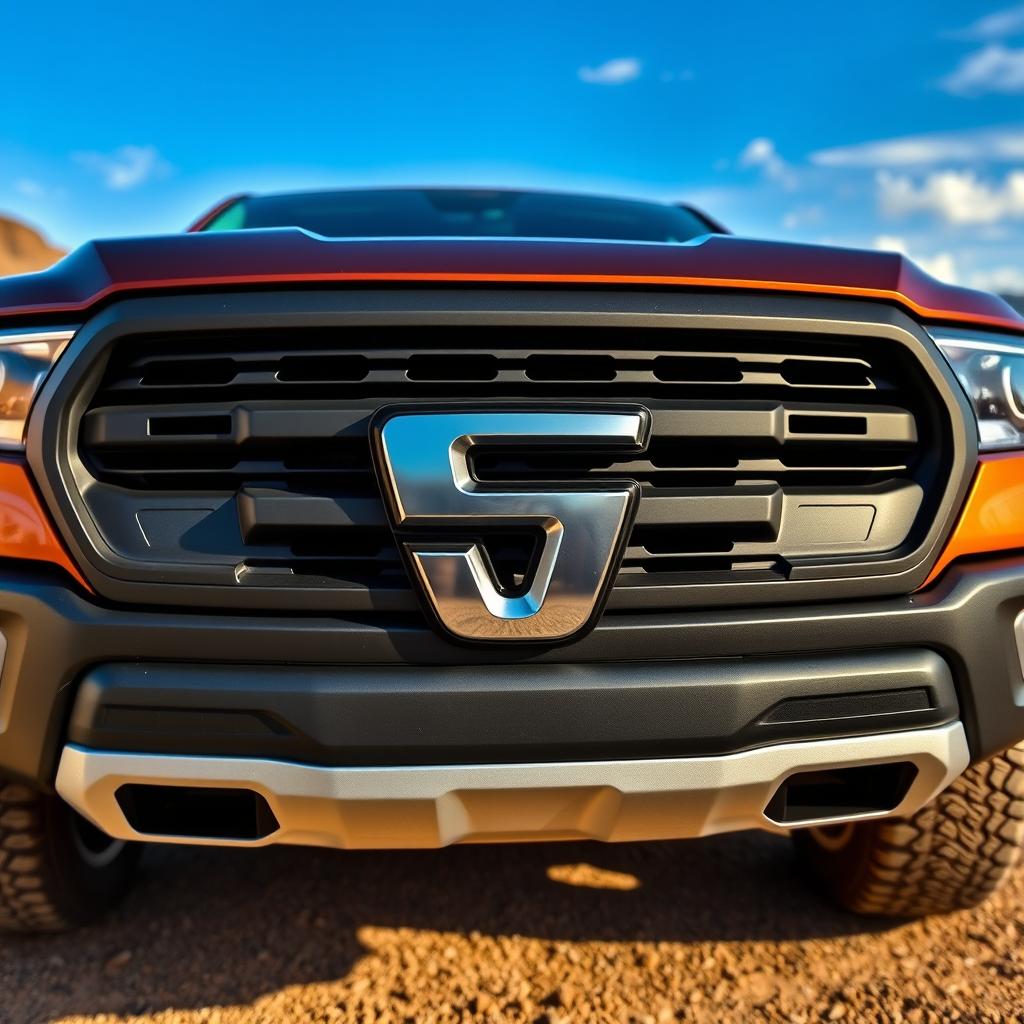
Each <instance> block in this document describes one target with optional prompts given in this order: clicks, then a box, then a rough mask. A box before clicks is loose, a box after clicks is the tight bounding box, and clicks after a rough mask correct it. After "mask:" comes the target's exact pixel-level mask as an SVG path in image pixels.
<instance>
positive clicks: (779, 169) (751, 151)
mask: <svg viewBox="0 0 1024 1024" xmlns="http://www.w3.org/2000/svg"><path fill="white" fill-rule="evenodd" d="M740 166H741V167H757V168H759V169H760V170H761V173H762V174H763V175H764V176H765V177H766V178H767V179H768V180H769V181H774V182H776V183H777V184H779V185H781V186H782V187H783V188H785V189H794V188H796V186H797V177H796V172H795V171H794V170H793V168H792V167H790V166H789V164H788V163H786V161H785V160H783V158H782V156H781V155H780V154H779V151H778V150H777V149H776V148H775V143H774V142H773V141H772V140H771V139H768V138H764V137H763V136H762V137H761V138H757V139H751V141H750V142H748V143H747V145H746V148H745V149H744V150H743V152H742V153H740Z"/></svg>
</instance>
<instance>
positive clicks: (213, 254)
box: [0, 228, 1024, 331]
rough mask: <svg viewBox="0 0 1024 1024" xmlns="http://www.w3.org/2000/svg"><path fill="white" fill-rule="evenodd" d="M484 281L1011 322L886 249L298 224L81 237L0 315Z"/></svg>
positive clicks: (1020, 321)
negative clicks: (880, 308) (193, 295)
mask: <svg viewBox="0 0 1024 1024" xmlns="http://www.w3.org/2000/svg"><path fill="white" fill-rule="evenodd" d="M409 281H429V282H435V283H439V284H445V283H453V284H456V283H462V282H494V283H500V284H530V283H543V284H558V285H565V286H587V285H589V286H609V285H613V286H620V287H631V286H632V287H651V286H654V287H678V288H704V289H706V288H728V289H743V290H747V291H751V290H753V291H781V292H794V293H808V292H810V293H815V294H825V295H844V296H852V297H858V298H869V299H879V300H884V301H887V302H892V303H897V304H899V305H901V306H903V307H904V308H906V309H908V310H910V311H911V312H912V313H914V314H915V315H916V316H918V317H920V318H922V319H926V320H943V321H951V322H957V323H963V324H977V325H984V326H988V327H997V328H1003V329H1006V330H1015V331H1024V317H1022V316H1021V315H1020V314H1019V313H1017V312H1016V311H1015V310H1014V309H1012V308H1011V307H1010V306H1009V305H1008V304H1007V303H1006V302H1004V301H1003V300H1002V299H1000V298H997V297H996V296H994V295H989V294H987V293H985V292H976V291H972V290H970V289H967V288H957V287H954V286H952V285H946V284H942V283H941V282H939V281H936V280H935V279H934V278H932V277H929V276H928V275H927V274H925V273H924V272H923V271H922V270H920V269H919V268H918V267H917V266H915V265H914V264H913V263H911V262H910V261H909V260H908V259H906V258H905V257H903V256H901V255H899V254H897V253H883V252H869V251H859V250H855V249H837V248H831V247H826V246H813V245H796V244H792V243H785V242H765V241H755V240H750V239H744V238H736V237H733V236H726V235H706V236H704V237H703V238H699V239H696V240H694V241H693V242H691V243H688V244H685V245H665V244H654V243H643V242H591V241H562V240H557V241H551V240H534V239H476V238H475V239H419V238H417V239H327V238H321V237H319V236H317V235H312V234H310V233H309V232H306V231H302V230H299V229H297V228H276V229H273V230H268V231H233V232H212V233H209V234H203V233H198V234H183V235H168V236H164V237H156V238H128V239H117V240H112V241H97V242H89V243H88V244H86V245H83V246H82V247H81V248H79V249H76V250H75V251H74V252H72V253H71V254H70V255H68V256H66V257H65V258H64V259H63V260H61V261H60V262H59V263H57V264H56V265H55V266H53V267H51V268H50V269H49V270H46V271H43V272H42V273H38V274H25V275H21V276H18V277H10V278H6V279H3V280H0V322H2V320H9V319H10V318H13V317H33V318H37V317H44V316H45V317H47V318H48V319H50V320H53V319H54V318H58V319H61V320H75V319H78V318H80V317H81V316H82V315H83V314H85V313H86V312H87V311H89V310H91V309H92V307H94V306H96V305H98V304H100V303H102V302H104V301H106V300H108V299H110V298H112V297H116V296H120V295H129V294H133V293H138V292H153V291H163V290H171V289H173V290H179V291H191V290H196V289H205V288H221V289H224V288H244V287H252V286H256V285H261V286H267V285H301V284H304V283H314V282H336V283H339V284H343V283H359V282H395V283H398V282H409Z"/></svg>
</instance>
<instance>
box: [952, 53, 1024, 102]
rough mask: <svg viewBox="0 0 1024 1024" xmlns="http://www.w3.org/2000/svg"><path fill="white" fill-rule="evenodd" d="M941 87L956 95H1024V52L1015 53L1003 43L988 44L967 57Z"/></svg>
mask: <svg viewBox="0 0 1024 1024" xmlns="http://www.w3.org/2000/svg"><path fill="white" fill-rule="evenodd" d="M939 85H941V86H942V88H943V89H945V90H946V92H951V93H953V94H954V95H957V96H980V95H981V94H983V93H987V92H1004V93H1017V92H1024V49H1020V50H1013V49H1010V48H1009V47H1006V46H1003V44H1002V43H989V45H988V46H985V47H983V48H982V49H980V50H976V51H975V52H974V53H969V54H968V55H967V56H966V57H964V59H963V60H962V61H960V64H959V65H958V66H957V69H956V70H955V71H953V72H952V73H951V74H949V75H947V76H946V77H945V78H943V79H942V81H941V82H940V83H939Z"/></svg>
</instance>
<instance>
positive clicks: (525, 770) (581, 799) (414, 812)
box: [57, 722, 969, 849]
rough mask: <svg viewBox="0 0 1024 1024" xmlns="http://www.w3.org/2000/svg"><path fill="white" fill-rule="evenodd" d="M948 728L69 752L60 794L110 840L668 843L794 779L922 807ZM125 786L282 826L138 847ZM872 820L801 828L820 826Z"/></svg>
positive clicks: (365, 844) (936, 775) (759, 818)
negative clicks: (312, 753) (561, 757)
mask: <svg viewBox="0 0 1024 1024" xmlns="http://www.w3.org/2000/svg"><path fill="white" fill-rule="evenodd" d="M968 760H969V755H968V749H967V740H966V737H965V735H964V729H963V726H962V725H961V724H960V723H959V722H955V723H953V724H951V725H944V726H938V727H935V728H931V729H917V730H911V731H907V732H895V733H887V734H883V735H879V736H860V737H854V738H850V739H830V740H820V741H814V742H802V743H786V744H780V745H778V746H773V747H762V748H759V749H757V750H748V751H744V752H743V753H738V754H729V755H725V756H722V757H694V758H659V759H652V760H636V761H594V762H577V763H553V764H536V763H535V764H505V765H448V766H440V767H414V768H334V767H330V768H329V767H318V766H313V765H306V764H293V763H287V762H282V761H271V760H261V759H249V758H227V757H193V756H177V755H149V754H129V753H114V752H108V751H100V750H91V749H86V748H84V747H79V746H74V745H69V746H66V747H65V748H64V751H63V754H62V756H61V761H60V768H59V770H58V773H57V792H58V793H60V795H61V796H62V797H63V798H64V799H65V800H66V801H67V802H68V803H69V804H71V805H72V806H73V807H74V808H75V809H76V810H77V811H79V813H81V814H83V815H85V817H87V818H89V819H90V820H91V821H92V822H94V823H95V824H96V825H97V826H98V827H99V828H101V829H103V831H104V832H106V833H108V834H109V835H111V836H113V837H115V838H119V839H153V838H156V839H158V840H159V841H164V842H172V843H186V844H196V845H205V846H211V845H223V846H263V845H268V844H272V843H293V844H302V845H309V846H328V847H338V848H350V849H385V848H432V847H440V846H448V845H450V844H453V843H469V842H502V841H507V842H513V841H525V840H542V839H599V840H605V841H611V842H619V841H626V840H651V839H679V838H687V837H693V836H703V835H710V834H713V833H716V832H729V831H736V830H739V829H748V828H762V829H767V830H770V831H781V829H780V827H779V826H778V825H776V824H775V823H773V822H772V821H770V820H769V819H768V818H767V817H766V816H765V814H764V808H765V807H766V806H767V804H768V802H769V800H770V799H771V798H772V796H773V795H774V793H775V791H776V789H777V788H778V787H779V785H780V784H781V783H782V782H783V781H784V780H785V779H786V778H787V777H788V776H790V775H792V774H794V773H795V772H801V771H815V770H819V769H827V768H837V767H854V766H857V765H865V764H877V763H880V762H887V761H910V762H912V763H913V764H915V765H916V766H917V769H918V772H917V776H916V778H915V780H914V782H913V784H912V785H911V788H910V790H909V791H908V793H907V795H906V797H905V799H904V800H903V801H902V803H901V804H900V805H899V806H898V807H897V808H896V809H895V810H894V811H893V812H892V813H894V814H909V813H912V812H914V811H916V810H917V809H918V808H919V807H921V806H922V805H923V804H925V803H927V801H928V800H930V799H931V798H932V797H933V796H934V795H935V794H936V793H938V792H939V791H940V790H942V789H943V788H944V787H945V786H947V785H948V784H949V783H950V782H952V780H953V779H954V778H956V777H957V776H958V775H959V774H960V773H961V772H962V771H963V770H964V769H965V768H966V767H967V764H968ZM126 783H143V784H147V783H148V784H153V785H175V786H199V787H203V786H212V787H228V788H240V789H248V790H252V791H255V792H257V793H260V794H261V795H262V796H263V797H264V798H265V799H266V800H267V802H268V804H269V805H270V808H271V810H272V811H273V812H274V815H275V817H276V818H277V820H278V822H279V823H280V828H279V829H278V830H277V831H276V832H274V833H272V834H271V835H269V836H267V837H265V838H262V839H258V840H254V841H238V840H224V841H222V840H211V839H208V838H204V839H195V838H192V837H187V836H183V837H170V838H168V837H165V836H158V837H153V836H147V835H144V834H141V833H139V832H136V831H135V830H134V829H133V828H132V827H131V826H130V825H129V824H128V821H127V820H126V819H125V816H124V813H123V812H122V810H121V807H120V805H119V804H118V802H117V799H116V793H117V790H118V788H119V787H120V786H122V785H124V784H126ZM885 816H886V815H884V814H877V813H869V814H862V815H851V816H846V817H837V818H827V819H820V820H815V821H807V822H804V823H802V824H807V825H817V824H830V823H835V822H841V821H849V820H859V819H861V818H877V817H885Z"/></svg>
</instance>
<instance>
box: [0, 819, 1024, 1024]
mask: <svg viewBox="0 0 1024 1024" xmlns="http://www.w3.org/2000/svg"><path fill="white" fill-rule="evenodd" d="M1022 897H1024V872H1022V873H1018V874H1017V875H1016V876H1015V877H1014V878H1013V881H1012V883H1011V884H1010V885H1009V886H1008V887H1007V888H1005V889H1004V890H1003V891H1002V892H1000V893H999V894H998V895H997V896H996V897H995V898H994V899H993V900H991V901H990V902H989V903H988V904H987V905H986V906H985V907H984V908H982V909H981V910H979V911H975V912H972V913H964V914H957V915H954V916H952V917H947V918H943V919H933V920H928V921H924V922H917V923H902V922H892V921H870V920H868V921H865V920H862V919H859V918H855V917H852V916H850V915H847V914H844V913H840V912H838V911H836V910H834V909H833V908H832V907H830V906H829V905H828V904H827V903H826V902H825V901H824V900H823V899H822V898H821V897H820V896H819V895H818V894H817V893H816V892H815V891H814V890H813V889H811V888H808V887H806V886H805V885H804V884H803V879H801V878H800V877H799V873H798V870H797V868H796V866H795V863H794V861H793V859H792V857H791V853H790V849H789V844H788V842H787V841H786V840H785V839H783V838H780V837H776V836H769V835H762V834H756V833H746V834H742V835H736V836H724V837H718V838H714V839H709V840H704V841H700V842H688V843H662V844H649V845H634V846H606V845H600V844H590V843H573V844H556V845H540V846H513V847H499V846H490V847H462V848H455V849H451V850H446V851H440V852H437V853H434V852H428V853H334V852H330V851H319V850H301V849H285V848H280V849H267V850H254V851H248V850H247V851H230V850H214V849H210V850H202V849H185V848H171V847H162V848H153V849H151V850H150V851H148V853H147V857H146V859H145V860H144V862H143V869H142V875H141V878H140V880H139V884H138V886H137V887H136V888H135V890H134V891H133V893H132V895H131V897H130V898H129V899H128V901H127V902H126V903H125V904H124V905H122V906H121V907H120V908H119V909H118V910H117V911H116V913H114V914H113V915H112V916H111V917H109V918H108V919H107V920H105V921H104V922H103V923H102V924H100V925H97V926H95V927H92V928H89V929H85V930H83V931H80V932H77V933H72V934H68V935H59V936H46V937H41V938H40V937H36V938H28V939H11V938H5V939H0V1020H2V1021H3V1024H28V1022H32V1024H36V1022H44V1021H45V1022H50V1021H61V1022H72V1021H74V1022H86V1021H88V1022H99V1021H104V1022H122V1021H132V1022H143V1021H145V1022H151V1021H152V1022H156V1021H159V1022H163V1024H170V1022H176V1024H177V1022H182V1024H184V1022H189V1024H192V1022H200V1021H202V1022H206V1024H216V1022H220V1024H235V1022H239V1024H241V1022H244V1024H273V1022H279V1021H303V1022H305V1021H353V1022H356V1021H358V1022H364V1021H366V1022H369V1021H390V1022H406V1021H409V1022H417V1024H418V1022H421V1021H422V1022H435V1021H438V1022H447V1021H501V1022H505V1021H508V1022H529V1024H558V1022H566V1021H587V1022H590V1021H615V1022H625V1021H637V1022H652V1024H661V1022H665V1021H696V1022H699V1021H730V1022H733V1021H737V1022H746V1021H763V1020H768V1021H789V1022H810V1021H844V1022H858V1024H859V1022H861V1021H876V1020H877V1021H887V1022H888V1021H909V1022H918V1021H923V1022H939V1021H941V1022H946V1021H953V1020H960V1021H970V1022H974V1021H1021V1020H1024V942H1022V941H1021V936H1022V935H1024V899H1022Z"/></svg>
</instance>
